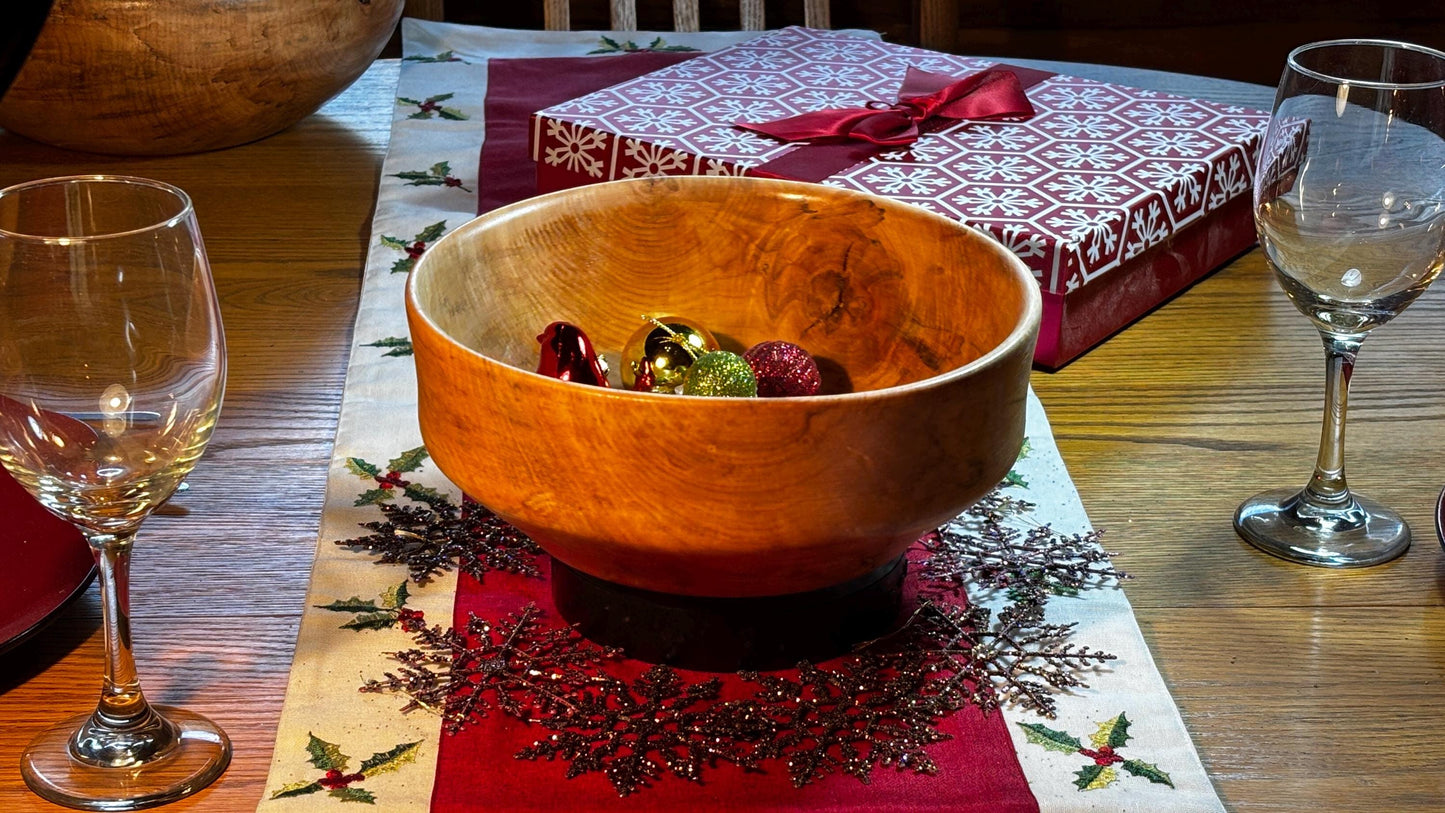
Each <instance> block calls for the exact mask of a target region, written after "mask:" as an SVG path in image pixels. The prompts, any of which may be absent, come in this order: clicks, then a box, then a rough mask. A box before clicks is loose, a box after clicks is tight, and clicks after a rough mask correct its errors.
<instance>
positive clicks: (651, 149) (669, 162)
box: [622, 138, 687, 178]
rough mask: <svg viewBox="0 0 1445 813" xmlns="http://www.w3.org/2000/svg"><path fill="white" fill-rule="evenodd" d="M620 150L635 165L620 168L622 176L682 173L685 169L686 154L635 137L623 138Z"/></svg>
mask: <svg viewBox="0 0 1445 813" xmlns="http://www.w3.org/2000/svg"><path fill="white" fill-rule="evenodd" d="M622 152H623V154H624V155H626V156H627V157H628V158H631V159H632V160H633V161H636V162H637V166H633V167H628V168H627V169H624V170H622V177H624V178H651V177H653V176H657V175H683V174H686V171H687V155H686V154H684V153H680V152H677V151H676V150H669V149H667V148H666V147H662V146H659V145H657V144H647V143H644V142H641V141H638V140H636V139H632V138H627V139H623V142H622Z"/></svg>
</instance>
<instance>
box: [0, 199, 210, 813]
mask: <svg viewBox="0 0 1445 813" xmlns="http://www.w3.org/2000/svg"><path fill="white" fill-rule="evenodd" d="M224 382H225V342H224V337H223V334H222V328H221V321H220V312H219V308H218V305H217V301H216V295H215V290H214V287H213V285H212V281H211V276H210V269H209V265H208V263H207V260H206V255H205V249H204V248H203V246H202V244H201V239H200V232H199V229H198V227H197V225H196V219H195V215H194V212H193V210H192V207H191V203H190V200H189V198H188V197H187V196H186V195H185V193H184V192H182V191H181V190H179V189H176V188H175V187H172V186H169V185H167V184H162V183H158V182H155V181H148V180H144V179H140V178H126V177H117V176H88V177H72V178H57V179H49V180H42V181H34V182H31V183H27V184H21V185H18V186H13V187H10V188H7V189H3V190H0V464H3V465H4V466H5V468H6V469H7V470H8V471H9V472H10V473H11V474H12V475H13V476H14V478H15V480H16V481H17V482H19V483H20V484H21V485H22V486H23V487H24V488H25V489H26V490H27V491H28V492H29V493H30V494H31V495H32V496H34V497H35V498H36V499H37V500H38V501H39V502H40V504H41V505H43V506H45V508H46V509H48V510H49V511H51V512H52V513H54V514H56V515H58V516H60V517H61V518H63V519H66V520H68V521H70V522H71V523H72V524H74V525H76V526H77V527H78V528H79V529H80V530H81V532H82V533H83V534H84V536H85V537H86V539H87V541H88V542H89V543H90V546H91V548H92V551H93V552H94V554H95V557H96V562H97V565H98V569H99V572H100V584H101V602H102V611H103V627H104V632H105V640H106V670H105V676H104V681H103V686H102V692H101V699H100V703H99V706H98V708H97V710H96V711H95V712H94V713H93V714H88V715H82V716H81V717H77V718H74V719H71V720H67V721H64V722H62V723H60V724H58V725H56V726H54V727H52V728H51V729H49V730H47V731H46V732H44V733H42V734H41V735H40V737H38V738H37V739H36V740H35V741H34V742H33V743H31V745H30V747H29V748H27V749H26V751H25V754H24V755H23V757H22V773H23V775H24V777H25V780H26V782H27V784H28V785H29V786H30V787H31V789H32V790H34V791H35V792H36V793H38V794H39V795H41V796H43V797H45V798H46V799H48V800H50V801H53V802H56V803H59V804H64V805H68V806H71V807H77V808H82V809H92V810H132V809H137V808H141V807H149V806H152V805H155V804H161V803H164V802H167V801H171V800H174V799H176V798H180V797H181V796H184V795H187V794H189V793H192V792H194V791H196V790H198V789H200V788H202V787H205V786H206V785H207V784H209V783H210V782H211V781H212V780H214V779H215V778H216V777H217V776H219V775H220V773H221V771H223V770H224V769H225V767H226V765H227V763H228V762H229V759H230V743H229V741H228V740H227V738H226V735H225V734H224V732H222V731H221V730H220V728H218V727H217V726H216V725H215V724H214V723H211V722H210V721H209V720H207V719H205V718H204V717H201V716H200V715H196V714H193V713H190V712H187V711H184V710H180V709H173V708H168V707H159V706H156V707H153V706H151V705H150V704H149V703H148V702H147V701H146V699H145V696H144V694H143V692H142V691H141V688H140V683H139V680H138V679H137V677H136V673H135V665H134V661H133V658H132V655H131V650H130V646H131V640H130V639H131V634H130V623H129V593H130V590H129V557H130V551H131V545H132V540H133V538H134V536H135V533H136V531H137V529H138V527H139V526H140V524H141V522H142V521H143V520H144V519H145V517H146V516H148V515H149V514H150V512H151V511H152V510H153V509H154V508H155V507H156V506H157V505H159V504H161V503H162V502H164V501H165V500H166V499H167V498H169V497H170V495H171V494H172V493H173V492H174V491H175V489H176V487H177V486H178V485H179V484H180V482H181V481H182V480H183V479H184V478H185V476H186V475H187V474H188V473H189V472H190V471H191V470H192V468H193V467H194V466H195V464H196V461H197V460H198V459H199V457H200V455H201V453H202V451H203V450H204V448H205V446H206V443H207V441H208V440H209V438H210V435H211V432H212V430H213V428H214V427H215V422H216V418H217V416H218V414H219V411H220V406H221V395H222V390H223V388H224Z"/></svg>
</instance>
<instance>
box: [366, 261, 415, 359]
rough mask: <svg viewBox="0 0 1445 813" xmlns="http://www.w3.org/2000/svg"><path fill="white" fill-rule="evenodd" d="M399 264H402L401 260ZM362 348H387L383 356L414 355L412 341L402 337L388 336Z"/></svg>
mask: <svg viewBox="0 0 1445 813" xmlns="http://www.w3.org/2000/svg"><path fill="white" fill-rule="evenodd" d="M397 262H401V260H398V261H397ZM362 347H384V348H387V350H386V352H385V353H382V355H383V356H393V357H396V356H410V355H411V353H412V350H411V339H403V338H401V337H400V336H388V337H386V338H385V339H377V340H376V341H374V342H369V343H367V344H364V345H362Z"/></svg>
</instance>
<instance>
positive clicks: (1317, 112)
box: [1235, 40, 1445, 567]
mask: <svg viewBox="0 0 1445 813" xmlns="http://www.w3.org/2000/svg"><path fill="white" fill-rule="evenodd" d="M1254 208H1255V222H1256V225H1257V227H1258V233H1259V240H1260V245H1261V247H1262V248H1263V250H1264V253H1265V256H1266V258H1267V259H1268V261H1269V264H1270V267H1271V268H1272V269H1273V270H1274V273H1275V277H1276V279H1277V281H1278V282H1279V285H1280V287H1281V288H1282V289H1283V290H1284V293H1285V294H1286V295H1287V296H1288V297H1289V299H1290V301H1291V302H1293V303H1294V305H1295V307H1296V308H1298V309H1299V310H1300V312H1301V313H1303V314H1304V315H1305V316H1306V317H1308V318H1309V319H1310V321H1311V322H1312V323H1313V324H1314V326H1315V327H1316V328H1317V329H1318V330H1319V331H1320V336H1321V338H1322V339H1323V341H1324V345H1325V351H1326V358H1327V367H1326V371H1327V381H1326V399H1325V400H1326V403H1325V415H1324V422H1323V427H1322V430H1321V440H1320V452H1319V456H1318V458H1317V462H1316V466H1315V471H1314V474H1313V475H1312V476H1311V478H1310V480H1309V482H1308V484H1307V485H1306V486H1305V488H1304V489H1303V490H1296V489H1277V490H1274V491H1269V492H1265V493H1263V494H1260V495H1258V496H1256V497H1254V498H1251V499H1250V500H1247V501H1246V502H1245V503H1244V504H1243V505H1241V506H1240V507H1239V510H1238V511H1237V512H1236V514H1235V528H1236V529H1237V530H1238V531H1239V533H1240V535H1241V536H1243V537H1244V538H1245V539H1246V540H1247V541H1249V542H1250V543H1251V544H1254V545H1255V546H1256V547H1259V548H1261V549H1262V550H1265V551H1266V552H1269V553H1272V554H1274V555H1276V556H1280V557H1282V558H1285V559H1289V560H1292V561H1296V562H1303V563H1306V564H1315V565H1323V566H1329V567H1359V566H1366V565H1374V564H1379V563H1381V562H1385V561H1389V560H1390V559H1393V558H1395V557H1397V556H1399V555H1400V554H1402V553H1404V551H1405V550H1406V548H1408V547H1409V544H1410V530H1409V527H1408V525H1407V524H1406V523H1405V521H1404V519H1402V518H1401V517H1400V516H1399V515H1398V514H1397V513H1395V512H1394V511H1391V510H1390V509H1388V508H1386V507H1384V506H1382V505H1380V504H1379V503H1376V502H1374V501H1372V500H1369V499H1367V498H1365V497H1361V496H1359V495H1358V494H1354V493H1352V492H1351V491H1350V489H1349V487H1348V485H1347V483H1346V480H1345V474H1344V452H1343V446H1344V422H1345V413H1346V406H1347V401H1348V391H1349V380H1350V376H1351V375H1352V373H1353V370H1354V364H1355V358H1356V355H1357V354H1358V352H1359V349H1360V345H1361V343H1362V342H1363V341H1364V340H1365V338H1366V336H1367V335H1369V333H1370V331H1372V330H1374V329H1375V328H1377V327H1379V326H1381V325H1383V324H1385V323H1386V322H1388V321H1390V320H1391V319H1393V318H1394V317H1395V316H1397V315H1399V314H1400V312H1401V311H1403V310H1404V309H1405V308H1406V307H1408V306H1409V305H1410V303H1411V302H1414V301H1415V299H1416V298H1418V297H1419V296H1420V294H1422V293H1423V292H1424V291H1425V289H1426V288H1427V287H1429V286H1430V284H1431V283H1432V282H1434V280H1435V279H1436V277H1438V276H1439V275H1440V273H1441V270H1442V267H1445V54H1442V53H1441V52H1439V51H1435V50H1433V49H1429V48H1424V47H1421V46H1417V45H1411V44H1408V43H1401V42H1393V41H1387V40H1335V41H1328V42H1318V43H1312V44H1309V45H1304V46H1301V47H1299V48H1297V49H1295V50H1294V51H1293V52H1292V53H1291V54H1290V56H1289V60H1288V62H1287V64H1286V67H1285V70H1284V74H1283V76H1282V78H1281V79H1280V85H1279V92H1278V95H1277V96H1276V99H1275V105H1274V111H1273V117H1272V118H1271V121H1270V126H1269V131H1268V132H1267V133H1266V135H1265V141H1264V145H1263V147H1262V149H1261V157H1260V163H1259V167H1258V171H1257V172H1256V175H1255V185H1254Z"/></svg>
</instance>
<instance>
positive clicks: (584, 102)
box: [551, 93, 618, 115]
mask: <svg viewBox="0 0 1445 813" xmlns="http://www.w3.org/2000/svg"><path fill="white" fill-rule="evenodd" d="M617 105H618V101H617V98H616V97H615V96H613V95H611V94H610V93H589V94H587V95H586V96H582V97H580V98H576V99H573V100H572V101H570V102H563V103H562V104H559V105H557V106H556V107H554V108H551V109H552V110H553V111H554V112H557V113H582V114H587V115H591V114H596V113H605V112H607V111H608V110H611V109H612V108H614V107H616V106H617Z"/></svg>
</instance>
